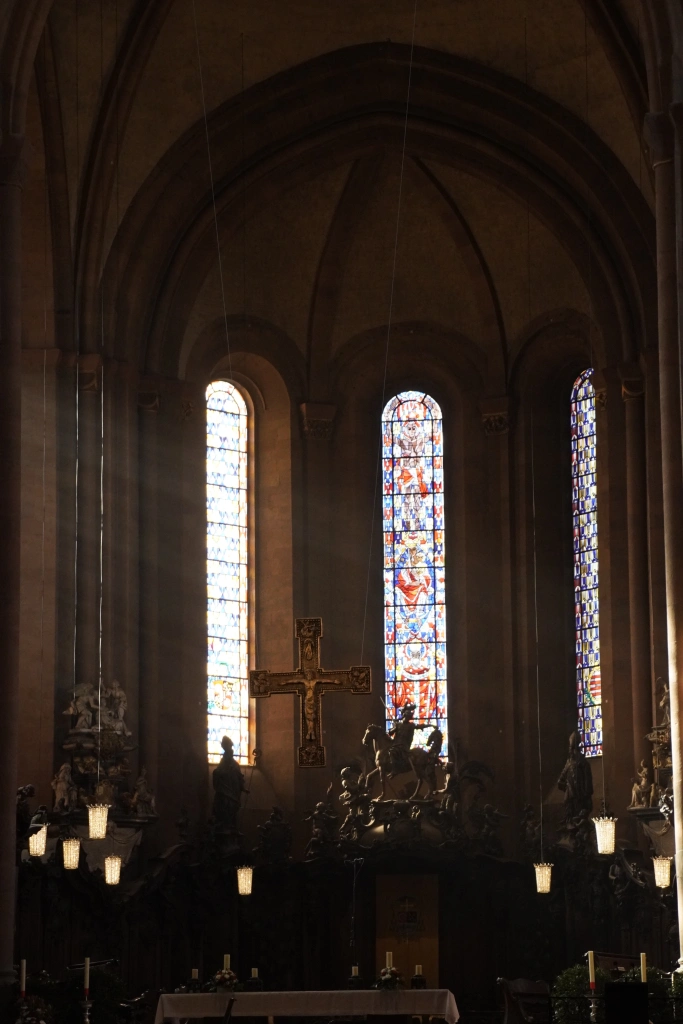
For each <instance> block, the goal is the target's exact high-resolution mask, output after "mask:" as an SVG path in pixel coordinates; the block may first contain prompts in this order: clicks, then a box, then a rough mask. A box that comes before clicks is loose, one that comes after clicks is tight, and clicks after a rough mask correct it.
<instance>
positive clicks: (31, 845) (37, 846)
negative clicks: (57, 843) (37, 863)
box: [28, 825, 47, 857]
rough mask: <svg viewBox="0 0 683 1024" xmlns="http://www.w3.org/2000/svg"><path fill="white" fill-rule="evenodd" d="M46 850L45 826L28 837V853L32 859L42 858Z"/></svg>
mask: <svg viewBox="0 0 683 1024" xmlns="http://www.w3.org/2000/svg"><path fill="white" fill-rule="evenodd" d="M46 849H47V825H43V827H42V828H41V829H39V830H38V832H34V833H33V835H30V836H29V837H28V852H29V853H30V854H31V856H32V857H42V856H43V855H44V853H45V850H46Z"/></svg>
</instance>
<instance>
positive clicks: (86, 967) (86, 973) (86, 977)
mask: <svg viewBox="0 0 683 1024" xmlns="http://www.w3.org/2000/svg"><path fill="white" fill-rule="evenodd" d="M83 991H84V992H85V998H86V999H87V998H88V996H89V995H90V957H89V956H86V958H85V960H84V961H83Z"/></svg>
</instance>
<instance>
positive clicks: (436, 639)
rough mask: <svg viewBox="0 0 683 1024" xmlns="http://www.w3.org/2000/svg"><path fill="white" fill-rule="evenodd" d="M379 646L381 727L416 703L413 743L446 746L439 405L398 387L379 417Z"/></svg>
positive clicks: (441, 463) (442, 518) (441, 467)
mask: <svg viewBox="0 0 683 1024" xmlns="http://www.w3.org/2000/svg"><path fill="white" fill-rule="evenodd" d="M382 459H383V526H384V650H385V691H386V706H387V719H388V724H389V725H390V726H391V724H392V723H393V722H394V721H395V720H396V719H397V718H398V717H399V715H400V709H401V708H402V707H403V706H404V705H406V704H407V703H409V702H412V703H413V704H414V705H415V718H414V721H415V725H416V729H415V737H414V743H416V744H418V745H426V744H427V740H428V737H429V734H430V733H431V732H432V730H433V729H435V728H438V729H440V730H441V732H442V733H443V742H444V749H445V750H447V749H448V746H447V744H448V735H447V696H446V595H445V576H444V573H445V549H444V503H443V432H442V421H441V410H440V408H439V406H438V405H437V403H436V402H435V401H434V399H433V398H430V397H429V395H426V394H424V393H423V392H421V391H403V392H401V394H399V395H396V396H395V398H392V399H391V401H390V402H388V403H387V405H386V407H385V409H384V413H383V415H382Z"/></svg>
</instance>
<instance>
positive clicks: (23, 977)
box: [19, 960, 26, 999]
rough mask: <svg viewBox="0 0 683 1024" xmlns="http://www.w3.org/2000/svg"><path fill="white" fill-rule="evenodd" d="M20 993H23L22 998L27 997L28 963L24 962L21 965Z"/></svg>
mask: <svg viewBox="0 0 683 1024" xmlns="http://www.w3.org/2000/svg"><path fill="white" fill-rule="evenodd" d="M19 991H20V992H21V998H22V999H24V998H25V996H26V961H25V960H22V961H21V964H20V965H19Z"/></svg>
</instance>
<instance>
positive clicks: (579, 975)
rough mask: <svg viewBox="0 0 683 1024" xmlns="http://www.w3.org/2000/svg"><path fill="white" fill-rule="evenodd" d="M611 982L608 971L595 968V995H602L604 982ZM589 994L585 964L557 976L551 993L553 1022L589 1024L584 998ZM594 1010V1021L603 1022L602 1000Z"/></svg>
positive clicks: (587, 1007)
mask: <svg viewBox="0 0 683 1024" xmlns="http://www.w3.org/2000/svg"><path fill="white" fill-rule="evenodd" d="M611 980H612V979H611V976H610V974H609V971H605V970H603V969H602V967H598V968H596V971H595V992H596V995H599V996H602V995H604V993H605V982H606V981H611ZM589 992H590V989H589V986H588V967H587V966H586V964H575V965H574V967H568V968H567V969H566V971H562V973H561V974H559V975H558V977H557V980H556V982H555V984H554V986H553V991H552V995H553V1000H554V1008H555V1020H556V1021H557V1022H558V1024H590V1019H591V1017H590V1001H589V1000H588V998H586V997H587V996H588V994H589ZM596 1010H597V1017H596V1019H597V1020H598V1021H604V1019H605V1004H604V1002H603V1000H602V999H600V1000H598V1002H597V1006H596Z"/></svg>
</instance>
